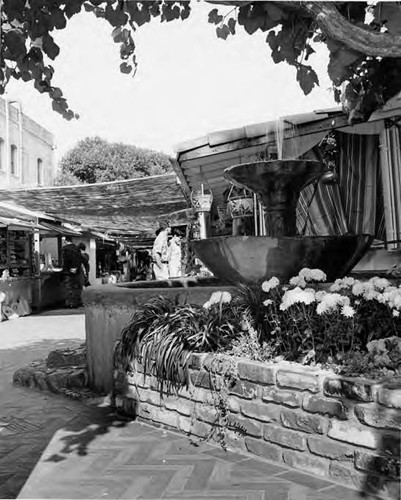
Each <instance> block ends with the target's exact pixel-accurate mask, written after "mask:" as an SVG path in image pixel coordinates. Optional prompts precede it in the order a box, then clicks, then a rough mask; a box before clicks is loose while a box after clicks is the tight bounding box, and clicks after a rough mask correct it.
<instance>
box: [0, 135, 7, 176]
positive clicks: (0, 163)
mask: <svg viewBox="0 0 401 500" xmlns="http://www.w3.org/2000/svg"><path fill="white" fill-rule="evenodd" d="M5 169H6V165H5V162H4V141H3V139H2V138H1V137H0V172H4V171H5Z"/></svg>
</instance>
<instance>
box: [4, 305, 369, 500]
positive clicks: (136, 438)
mask: <svg viewBox="0 0 401 500" xmlns="http://www.w3.org/2000/svg"><path fill="white" fill-rule="evenodd" d="M83 340H84V316H83V314H82V312H81V314H79V313H78V314H72V315H71V314H68V315H67V314H66V312H65V311H54V312H52V313H43V314H41V315H36V316H29V317H26V318H20V319H18V320H13V321H8V322H3V323H0V498H16V497H17V496H18V498H69V499H75V498H77V499H79V498H85V499H89V498H113V499H117V498H129V499H136V498H138V499H139V498H143V499H154V500H158V499H161V498H166V499H192V500H196V499H206V498H209V499H213V498H218V499H219V500H223V499H230V500H240V499H241V500H259V499H260V500H305V499H308V500H335V499H338V498H341V499H342V500H356V499H357V498H358V499H359V498H360V496H359V494H358V492H356V491H354V490H352V489H349V488H345V487H343V486H341V485H338V484H336V483H333V482H331V481H328V480H326V479H324V478H320V477H315V476H311V475H309V474H304V473H300V472H296V471H294V470H291V469H289V468H287V467H285V466H282V465H277V464H275V463H270V462H267V461H264V460H258V459H255V458H250V457H248V456H246V455H242V454H238V453H230V452H229V453H226V452H224V451H223V450H221V449H220V448H218V447H215V446H212V445H209V444H204V445H201V446H198V447H195V446H194V445H192V444H191V443H190V442H189V440H188V439H187V438H186V437H183V436H182V435H179V434H176V433H173V432H170V431H164V430H162V429H156V428H154V427H151V426H148V425H146V424H142V423H138V422H129V421H126V420H124V419H122V418H120V417H118V416H116V415H114V414H113V413H112V411H111V410H110V408H107V407H105V408H100V407H89V406H85V405H83V404H82V403H79V402H75V401H71V400H68V399H66V398H63V397H60V396H56V395H53V394H47V393H42V392H37V391H34V390H30V389H25V388H20V387H15V386H13V385H12V375H13V373H14V371H15V370H17V369H18V368H21V367H22V366H24V365H26V364H28V363H29V362H31V361H33V360H34V359H43V358H45V357H46V356H47V354H48V353H49V351H51V350H52V349H54V348H58V347H69V346H76V345H78V344H80V343H82V341H83ZM32 471H33V472H32ZM28 477H29V479H28Z"/></svg>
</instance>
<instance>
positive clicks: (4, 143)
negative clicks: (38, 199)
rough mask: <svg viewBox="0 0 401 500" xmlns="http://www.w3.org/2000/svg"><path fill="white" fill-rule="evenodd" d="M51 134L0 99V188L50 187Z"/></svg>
mask: <svg viewBox="0 0 401 500" xmlns="http://www.w3.org/2000/svg"><path fill="white" fill-rule="evenodd" d="M54 149H55V143H54V136H53V134H52V133H51V132H49V131H48V130H46V129H45V128H43V127H42V126H41V125H39V124H38V123H36V122H35V121H34V120H32V119H31V118H29V117H28V116H27V115H25V114H24V113H23V109H22V106H21V103H20V102H18V101H13V100H11V99H3V98H0V189H9V188H11V189H15V188H21V187H27V188H28V187H30V188H32V187H37V186H50V185H52V184H53V181H54V179H55V177H56V175H57V167H56V161H55V154H54Z"/></svg>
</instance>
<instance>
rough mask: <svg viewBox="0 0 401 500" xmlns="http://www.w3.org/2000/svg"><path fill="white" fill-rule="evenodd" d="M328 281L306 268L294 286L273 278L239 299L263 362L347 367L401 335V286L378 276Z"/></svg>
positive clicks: (237, 304) (240, 295) (251, 289)
mask: <svg viewBox="0 0 401 500" xmlns="http://www.w3.org/2000/svg"><path fill="white" fill-rule="evenodd" d="M325 281H326V276H325V274H324V273H323V272H322V271H321V270H320V269H308V268H304V269H302V270H301V271H300V272H299V274H298V276H295V277H293V278H291V279H290V281H289V283H288V284H284V285H282V284H280V282H279V280H278V279H277V278H276V277H273V278H271V279H270V280H268V281H265V282H264V283H262V285H261V287H259V290H258V289H257V288H255V287H247V290H246V292H244V290H242V291H240V294H239V297H238V298H235V299H233V305H234V304H235V306H236V308H237V309H239V310H242V313H243V314H244V315H245V316H246V317H247V319H248V321H249V324H250V325H251V326H252V328H253V329H254V330H255V331H256V332H257V334H258V341H259V345H260V346H263V349H262V350H263V353H264V354H263V356H262V357H265V356H266V353H270V355H271V357H273V358H274V357H277V356H280V357H283V358H285V359H287V360H290V361H299V362H302V363H335V364H337V365H342V364H344V363H349V362H350V360H351V358H352V356H353V355H354V354H355V353H358V352H360V353H361V354H362V355H363V356H364V355H366V354H367V353H368V350H369V346H371V345H374V344H372V342H374V341H376V340H379V339H385V338H386V337H392V336H394V337H395V338H398V337H400V336H401V317H400V312H401V286H400V287H395V286H393V285H392V284H391V283H390V282H389V281H388V280H387V279H383V278H378V277H375V278H372V279H370V280H369V281H366V282H362V281H359V280H356V279H354V278H349V277H347V278H343V279H338V280H336V281H335V282H334V283H333V284H332V285H331V286H330V287H329V286H328V285H322V283H324V282H325ZM242 335H243V334H242ZM253 351H254V349H253ZM369 355H370V358H369V359H370V361H369V362H372V361H371V359H372V356H373V357H374V356H375V354H371V353H369ZM253 357H254V359H256V358H257V355H253ZM357 357H358V356H357ZM365 364H366V363H365Z"/></svg>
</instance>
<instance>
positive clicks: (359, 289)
mask: <svg viewBox="0 0 401 500" xmlns="http://www.w3.org/2000/svg"><path fill="white" fill-rule="evenodd" d="M364 292H365V287H364V286H363V283H361V282H360V281H357V282H356V283H355V284H354V286H353V287H352V294H353V295H356V296H357V297H358V296H360V295H363V293H364Z"/></svg>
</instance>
